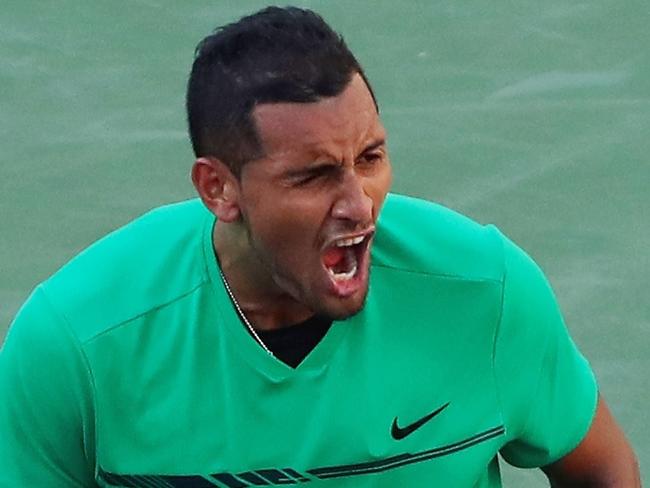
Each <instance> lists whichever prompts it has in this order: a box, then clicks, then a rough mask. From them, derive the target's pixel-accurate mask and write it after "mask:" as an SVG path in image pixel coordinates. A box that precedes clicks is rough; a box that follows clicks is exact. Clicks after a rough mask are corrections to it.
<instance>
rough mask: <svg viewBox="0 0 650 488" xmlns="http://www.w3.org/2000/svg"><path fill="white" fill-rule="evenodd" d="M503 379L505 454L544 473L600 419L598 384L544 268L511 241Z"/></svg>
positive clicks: (498, 346) (498, 363)
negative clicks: (563, 314) (572, 332)
mask: <svg viewBox="0 0 650 488" xmlns="http://www.w3.org/2000/svg"><path fill="white" fill-rule="evenodd" d="M503 241H504V256H505V275H504V285H503V287H504V288H503V303H502V315H501V320H500V324H499V329H498V331H497V338H496V341H495V352H494V361H495V376H496V380H497V384H498V389H499V395H500V398H501V403H502V410H503V414H504V422H505V424H506V435H507V436H508V443H507V444H506V445H505V446H504V447H503V449H502V450H501V455H502V456H503V458H504V459H505V460H506V461H508V462H509V463H511V464H513V465H515V466H519V467H527V468H531V467H540V466H544V465H547V464H550V463H552V462H554V461H556V460H558V459H560V458H561V457H563V456H564V455H566V454H568V453H569V452H571V451H572V450H573V449H574V448H575V447H577V445H578V444H579V443H580V441H581V440H582V439H583V438H584V436H585V435H586V433H587V431H588V430H589V427H590V425H591V421H592V419H593V416H594V414H595V410H596V404H597V397H598V392H597V385H596V380H595V378H594V374H593V372H592V370H591V368H590V366H589V363H588V362H587V360H586V359H585V358H584V357H583V356H582V354H581V353H580V351H578V349H577V347H576V345H575V343H574V342H573V340H572V339H571V337H570V336H569V333H568V331H567V328H566V326H565V324H564V320H563V318H562V314H561V312H560V309H559V306H558V304H557V301H556V299H555V296H554V294H553V291H552V290H551V287H550V285H549V283H548V281H547V279H546V278H545V276H544V274H543V273H542V271H541V270H540V269H539V267H538V266H537V265H536V264H535V263H534V262H533V260H532V259H531V258H530V257H528V256H527V255H526V254H525V253H524V252H523V251H522V250H521V249H519V248H518V247H517V246H515V245H514V244H513V243H512V242H511V241H509V240H507V239H506V238H505V237H504V238H503Z"/></svg>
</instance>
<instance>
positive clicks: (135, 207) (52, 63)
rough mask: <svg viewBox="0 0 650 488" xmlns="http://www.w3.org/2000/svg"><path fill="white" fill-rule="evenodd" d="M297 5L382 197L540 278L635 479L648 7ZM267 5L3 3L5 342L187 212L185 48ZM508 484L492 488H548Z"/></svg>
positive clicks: (646, 333)
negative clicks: (472, 230) (365, 103)
mask: <svg viewBox="0 0 650 488" xmlns="http://www.w3.org/2000/svg"><path fill="white" fill-rule="evenodd" d="M297 3H298V4H300V5H304V6H309V7H312V8H314V9H316V10H318V11H320V12H321V13H323V14H324V16H325V17H326V18H327V19H328V20H329V21H331V23H332V24H333V25H334V27H335V28H337V29H338V30H339V31H341V32H343V34H344V35H345V37H346V39H347V40H348V42H349V43H350V44H351V46H352V48H353V50H354V51H355V53H356V54H357V55H358V57H359V58H360V60H361V61H362V63H363V64H364V65H365V67H366V70H367V72H368V75H369V77H370V79H371V81H372V82H373V84H374V86H375V90H376V92H377V95H378V98H379V102H380V105H381V108H382V115H383V118H384V122H385V124H386V126H387V128H388V130H389V136H390V140H389V142H390V149H391V155H392V160H393V164H394V167H395V176H396V177H395V185H394V190H396V191H400V192H404V193H409V194H413V195H416V196H421V197H425V198H429V199H432V200H436V201H439V202H442V203H444V204H446V205H448V206H451V207H453V208H455V209H458V210H460V211H462V212H464V213H467V214H469V215H470V216H472V217H474V218H475V219H477V220H479V221H482V222H493V223H496V224H497V225H498V226H499V227H500V228H501V229H502V230H503V231H504V232H505V233H506V234H508V235H509V236H511V237H512V238H513V239H514V240H515V241H516V242H518V243H519V244H521V245H522V246H523V247H524V248H525V249H527V250H528V251H529V252H530V253H531V254H532V255H533V256H534V257H535V258H536V259H537V261H538V262H539V263H540V264H541V265H542V267H543V268H544V269H545V270H546V272H547V274H548V276H549V277H550V279H551V282H552V283H553V285H554V287H555V289H556V292H557V294H558V296H559V300H560V303H561V304H562V307H563V310H564V312H565V315H566V318H567V322H568V324H569V327H570V329H571V331H572V333H573V335H574V337H575V339H576V341H577V342H578V344H579V345H580V346H581V348H582V350H583V351H584V352H585V354H586V355H587V356H588V357H589V358H590V359H591V361H592V364H593V366H594V368H595V370H596V373H597V375H598V377H599V380H600V384H601V389H602V392H603V393H604V394H605V396H606V397H607V398H608V400H609V403H610V405H611V407H612V409H613V411H614V412H615V414H616V415H617V417H618V418H619V419H620V421H621V423H622V424H623V426H624V428H625V430H626V432H627V433H628V435H629V437H630V439H631V441H632V443H633V445H634V446H635V448H636V450H637V454H638V456H639V458H640V461H641V469H642V473H643V477H644V479H646V480H650V477H649V475H650V468H648V466H647V462H648V459H650V441H649V439H650V421H649V419H648V414H647V410H648V409H647V405H648V404H650V393H649V392H650V380H649V379H648V378H649V376H650V375H649V374H648V372H649V371H650V300H649V299H648V296H649V294H650V278H649V277H648V276H649V274H650V246H649V244H648V243H649V242H650V217H649V215H650V190H649V187H650V161H648V154H649V153H650V142H649V137H648V134H650V116H649V115H648V114H649V113H650V97H649V94H650V31H649V30H648V28H647V25H648V21H649V20H650V14H649V13H650V10H648V6H647V3H645V2H641V1H628V2H614V1H613V0H595V1H594V2H584V3H583V2H577V3H576V2H566V1H558V0H553V1H550V2H545V3H544V5H543V6H542V5H541V4H540V3H539V2H533V1H530V0H528V1H523V2H518V3H513V2H503V1H498V2H489V3H488V2H476V1H474V2H472V1H470V2H455V1H451V0H447V1H440V2H425V1H411V2H402V3H401V4H400V5H399V7H397V4H396V2H389V1H372V2H371V1H358V2H343V1H327V2H325V1H311V2H297ZM233 4H234V2H233ZM264 5H265V4H264V3H262V2H257V1H239V2H237V3H236V7H233V6H229V5H227V4H226V2H221V1H211V2H207V1H202V2H199V1H196V2H191V3H189V2H183V3H180V2H172V1H155V0H141V1H133V2H124V3H121V2H120V3H118V2H82V1H80V0H77V1H59V2H49V3H48V2H34V1H27V2H19V1H17V0H10V1H8V2H7V1H5V2H4V3H3V8H2V14H1V15H0V58H1V59H2V63H0V107H1V112H0V113H1V114H2V115H1V116H0V138H1V151H0V338H2V337H3V336H4V334H5V332H6V328H7V326H8V324H9V322H10V320H11V318H12V317H13V315H14V314H15V312H16V310H17V308H18V306H19V305H20V303H21V302H22V301H23V300H24V299H25V298H26V296H27V295H28V293H29V291H30V289H31V288H32V287H33V286H34V284H35V283H37V282H38V281H40V280H42V279H44V278H45V277H46V276H48V275H49V274H50V273H52V272H53V271H54V270H55V269H56V268H57V267H59V266H60V265H61V264H63V263H64V262H65V261H66V260H68V259H69V258H70V257H72V256H73V255H74V254H75V253H77V252H78V251H79V250H81V249H82V248H84V247H85V246H87V245H88V244H89V243H90V242H92V241H93V240H95V239H96V238H98V237H99V236H101V235H103V234H104V233H106V232H108V231H110V230H111V229H114V228H116V227H117V226H119V225H121V224H123V223H125V222H127V221H128V220H129V219H131V218H132V217H134V216H136V215H138V214H140V213H142V212H143V211H145V210H147V209H149V208H151V207H153V206H156V205H158V204H161V203H164V202H169V201H173V200H180V199H184V198H187V197H190V196H192V189H191V186H190V184H189V178H188V171H189V167H190V164H191V162H192V156H191V150H190V146H189V143H188V141H187V137H186V135H185V123H184V112H183V95H184V87H185V79H186V76H187V73H188V70H189V66H190V64H191V60H192V52H193V49H194V46H195V44H196V43H197V42H198V40H199V39H200V38H202V37H203V36H204V35H205V34H206V33H207V32H208V31H210V30H211V29H212V28H213V27H214V26H216V25H219V24H222V23H224V22H228V21H230V20H233V19H235V18H236V17H238V16H240V15H242V14H244V13H247V12H250V11H252V10H255V9H257V8H260V7H262V6H264ZM505 471H506V472H505V475H504V477H505V480H506V486H527V487H536V486H545V482H544V478H543V476H542V475H539V474H536V473H532V472H521V471H515V470H511V469H507V470H505Z"/></svg>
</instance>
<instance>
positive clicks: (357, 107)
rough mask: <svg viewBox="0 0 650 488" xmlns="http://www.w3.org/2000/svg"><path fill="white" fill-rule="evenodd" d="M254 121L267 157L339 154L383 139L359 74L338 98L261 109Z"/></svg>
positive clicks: (373, 104) (264, 105)
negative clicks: (290, 154)
mask: <svg viewBox="0 0 650 488" xmlns="http://www.w3.org/2000/svg"><path fill="white" fill-rule="evenodd" d="M253 119H254V120H255V124H256V127H257V130H258V133H259V136H260V138H261V142H262V145H263V147H264V151H265V155H266V156H267V157H273V156H274V154H277V153H278V152H281V153H296V152H328V153H337V152H339V151H345V150H346V149H347V148H354V147H356V146H359V145H362V144H365V143H367V142H368V141H369V140H370V139H377V138H381V137H383V135H384V128H383V126H382V125H381V121H380V119H379V114H378V113H377V109H376V107H375V103H374V100H373V98H372V96H371V95H370V91H369V90H368V87H367V86H366V84H365V82H364V81H363V79H362V78H361V76H359V75H358V74H356V75H354V76H353V77H352V79H351V81H350V83H348V85H347V86H346V87H345V89H344V90H343V92H341V93H340V94H339V95H337V96H335V97H330V98H325V99H322V100H319V101H318V102H314V103H272V104H262V105H258V106H257V107H255V109H254V111H253ZM332 155H333V156H336V157H340V155H338V154H332ZM341 157H342V156H341Z"/></svg>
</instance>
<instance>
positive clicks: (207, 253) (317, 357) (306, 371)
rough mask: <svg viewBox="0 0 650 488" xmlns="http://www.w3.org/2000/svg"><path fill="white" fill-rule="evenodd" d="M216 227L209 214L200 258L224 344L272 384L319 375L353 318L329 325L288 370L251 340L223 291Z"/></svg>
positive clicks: (213, 218)
mask: <svg viewBox="0 0 650 488" xmlns="http://www.w3.org/2000/svg"><path fill="white" fill-rule="evenodd" d="M215 225H216V218H215V217H214V215H212V214H211V213H209V214H208V218H206V221H205V225H204V228H203V254H204V258H205V264H206V267H207V270H208V276H209V278H210V283H211V285H212V290H213V296H214V298H215V304H216V307H217V310H218V312H219V316H220V319H221V320H220V323H219V324H217V326H218V327H219V328H220V329H221V330H222V331H223V333H224V334H225V337H226V338H227V340H230V341H232V345H233V347H234V348H235V349H237V351H238V352H239V353H240V354H241V355H242V356H243V358H244V359H245V360H246V361H247V362H248V363H249V364H250V365H251V366H253V367H254V368H256V369H257V370H258V371H260V372H261V373H262V374H264V375H265V376H267V377H268V378H269V379H270V380H272V381H282V380H285V379H289V378H292V377H297V376H302V375H309V376H311V375H318V374H320V373H321V372H323V371H324V370H325V369H327V366H328V364H329V362H330V361H331V360H332V357H333V355H334V354H335V352H336V349H337V347H338V345H339V344H340V342H341V341H342V340H343V338H344V337H345V335H346V334H347V332H348V331H349V329H350V327H352V326H353V324H352V323H350V322H353V321H354V318H352V319H347V320H345V321H334V322H332V325H331V327H330V329H329V330H328V331H327V333H326V334H325V336H324V337H323V338H322V339H321V340H320V342H319V343H318V344H316V347H314V349H312V351H311V352H310V353H309V354H307V356H306V357H305V358H304V359H303V360H302V362H301V363H300V364H299V365H298V366H297V367H296V368H292V367H291V366H288V365H287V364H285V363H284V362H282V361H281V360H279V359H277V358H276V357H274V356H272V355H271V354H269V353H267V352H266V351H265V350H264V349H263V348H262V346H260V344H258V343H257V341H256V340H255V339H254V338H253V337H252V336H251V334H250V333H249V332H248V330H247V329H246V325H245V324H244V323H242V321H241V319H240V318H239V315H238V314H237V310H236V309H235V307H234V305H233V304H232V301H231V299H230V296H229V295H228V292H227V291H226V288H225V286H224V283H223V280H222V278H221V272H220V270H219V263H218V261H217V257H216V253H215V250H214V244H213V241H212V235H213V229H214V226H215Z"/></svg>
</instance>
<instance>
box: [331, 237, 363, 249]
mask: <svg viewBox="0 0 650 488" xmlns="http://www.w3.org/2000/svg"><path fill="white" fill-rule="evenodd" d="M363 239H364V237H363V236H359V237H350V238H349V239H340V240H338V241H336V242H335V243H334V245H335V246H336V247H348V246H356V245H357V244H359V243H361V242H363Z"/></svg>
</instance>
